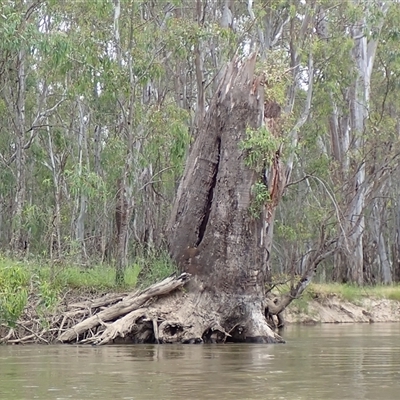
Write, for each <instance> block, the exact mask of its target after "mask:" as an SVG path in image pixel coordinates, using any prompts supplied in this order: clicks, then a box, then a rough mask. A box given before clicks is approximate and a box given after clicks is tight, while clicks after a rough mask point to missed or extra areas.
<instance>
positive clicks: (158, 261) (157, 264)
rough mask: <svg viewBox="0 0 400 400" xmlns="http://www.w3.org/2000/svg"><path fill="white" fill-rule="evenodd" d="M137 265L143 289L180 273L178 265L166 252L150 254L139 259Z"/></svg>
mask: <svg viewBox="0 0 400 400" xmlns="http://www.w3.org/2000/svg"><path fill="white" fill-rule="evenodd" d="M136 263H137V265H138V266H139V268H140V275H139V284H140V286H141V287H146V286H149V285H151V284H153V283H156V282H158V281H160V280H162V279H164V278H166V277H167V276H170V275H172V274H174V273H177V272H178V270H177V267H176V265H175V264H174V263H173V262H172V260H171V258H170V257H169V255H168V254H167V253H165V252H161V253H159V254H157V253H153V254H152V253H150V254H148V255H147V256H146V257H143V258H137V260H136Z"/></svg>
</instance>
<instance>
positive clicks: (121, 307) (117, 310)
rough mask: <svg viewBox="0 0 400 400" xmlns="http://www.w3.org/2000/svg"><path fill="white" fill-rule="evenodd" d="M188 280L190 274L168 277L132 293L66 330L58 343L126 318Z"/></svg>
mask: <svg viewBox="0 0 400 400" xmlns="http://www.w3.org/2000/svg"><path fill="white" fill-rule="evenodd" d="M189 279H190V274H187V273H185V272H184V273H182V274H181V275H179V276H178V277H175V276H171V277H168V278H166V279H164V280H163V281H161V282H159V283H156V284H154V285H152V286H150V287H148V288H147V289H145V290H143V291H141V292H139V293H134V294H132V295H130V296H127V297H125V298H124V299H123V300H121V301H120V302H118V303H116V304H114V305H112V306H110V307H108V308H106V309H105V310H103V311H101V312H99V313H98V314H96V315H93V316H91V317H89V318H87V319H85V320H83V321H82V322H79V323H78V324H76V325H75V326H73V327H72V328H70V329H68V330H66V331H65V332H63V333H62V334H61V335H60V336H59V338H58V340H59V341H60V342H71V341H73V340H78V339H79V337H80V335H82V334H83V333H84V332H86V331H88V330H91V329H93V328H95V327H97V326H98V325H100V323H101V321H102V322H108V321H114V320H115V319H117V318H120V317H123V316H126V315H127V314H129V313H131V312H132V311H135V310H137V309H138V308H140V307H142V306H143V305H144V304H145V303H146V302H147V301H148V300H150V299H152V298H153V297H156V296H162V295H165V294H167V293H170V292H172V291H174V290H175V289H178V288H180V287H182V286H183V285H184V284H185V283H186V282H187V281H188V280H189ZM106 332H107V328H106ZM109 334H110V333H109V332H107V333H105V335H109ZM112 335H113V334H112V333H111V334H110V336H112Z"/></svg>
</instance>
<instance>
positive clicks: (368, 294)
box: [285, 284, 400, 324]
mask: <svg viewBox="0 0 400 400" xmlns="http://www.w3.org/2000/svg"><path fill="white" fill-rule="evenodd" d="M399 291H400V288H399V287H398V286H393V287H383V286H375V287H370V288H356V287H351V286H348V285H329V284H326V285H311V286H310V288H309V291H308V292H306V293H305V294H304V297H303V298H301V299H297V300H295V301H294V302H293V303H292V304H290V305H289V307H288V308H287V309H286V310H285V322H286V323H287V324H318V323H357V322H362V323H374V322H400V300H399V299H398V295H399ZM346 296H347V297H348V298H346Z"/></svg>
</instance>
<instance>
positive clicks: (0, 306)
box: [0, 259, 29, 327]
mask: <svg viewBox="0 0 400 400" xmlns="http://www.w3.org/2000/svg"><path fill="white" fill-rule="evenodd" d="M28 287H29V274H28V273H27V271H26V269H25V268H24V267H23V266H21V265H18V264H17V265H12V264H11V265H10V264H9V262H8V260H5V259H0V323H4V324H6V325H8V326H10V327H15V324H16V322H17V320H18V318H19V317H20V316H21V314H22V312H23V311H24V308H25V306H26V304H27V301H28Z"/></svg>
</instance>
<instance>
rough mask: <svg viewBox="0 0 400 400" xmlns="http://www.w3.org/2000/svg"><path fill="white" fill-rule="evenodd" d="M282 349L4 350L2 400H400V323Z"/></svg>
mask: <svg viewBox="0 0 400 400" xmlns="http://www.w3.org/2000/svg"><path fill="white" fill-rule="evenodd" d="M283 336H284V337H285V339H286V340H287V343H286V344H284V345H257V344H226V345H181V346H178V345H162V346H157V345H133V346H104V347H89V346H87V347H85V346H72V345H70V346H68V345H58V346H31V345H29V346H0V400H14V399H18V400H22V399H23V400H25V399H27V400H31V399H43V400H49V399H52V400H53V399H60V400H61V399H79V400H87V399H97V400H103V399H104V400H116V399H157V400H164V399H166V400H169V399H174V400H176V399H185V400H186V399H187V400H190V399H194V400H201V399H221V400H224V399H271V400H272V399H288V400H296V399H304V400H333V399H340V400H345V399H349V400H355V399H379V400H399V399H400V324H371V325H368V324H352V325H318V326H290V327H288V328H286V330H285V331H284V333H283Z"/></svg>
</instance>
